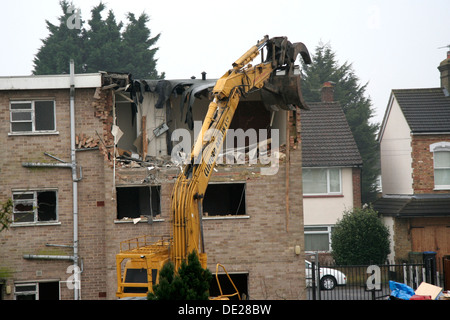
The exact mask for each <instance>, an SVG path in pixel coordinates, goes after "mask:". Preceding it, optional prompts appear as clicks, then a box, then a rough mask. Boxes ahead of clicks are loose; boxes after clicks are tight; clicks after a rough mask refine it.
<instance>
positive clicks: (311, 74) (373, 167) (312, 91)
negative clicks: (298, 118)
mask: <svg viewBox="0 0 450 320" xmlns="http://www.w3.org/2000/svg"><path fill="white" fill-rule="evenodd" d="M312 60H313V62H312V64H310V65H305V64H303V68H302V69H303V70H302V93H303V96H304V98H305V100H306V101H309V102H320V101H321V92H320V90H321V88H322V85H323V84H324V82H327V81H331V82H333V83H334V100H335V101H337V102H339V103H340V105H341V106H342V108H343V111H344V113H345V116H346V118H347V122H348V124H349V126H350V129H351V131H352V133H353V136H354V138H355V142H356V144H357V146H358V149H359V152H360V154H361V157H362V160H363V167H362V176H361V185H362V190H361V198H362V202H363V203H371V202H373V201H374V200H375V199H376V194H377V190H376V179H377V177H378V175H379V169H378V158H379V156H378V154H379V149H378V143H377V141H376V133H377V131H378V124H373V123H370V119H371V118H372V117H373V112H374V111H373V108H372V102H371V100H370V98H368V97H366V96H365V95H366V88H367V84H364V85H361V84H360V80H359V78H358V77H357V76H356V75H355V72H354V71H353V68H352V65H351V64H349V63H347V62H345V63H344V64H342V65H339V63H338V62H337V59H336V54H335V53H334V52H333V51H332V50H331V48H330V46H329V45H324V44H319V45H318V46H317V47H316V49H315V52H314V54H312Z"/></svg>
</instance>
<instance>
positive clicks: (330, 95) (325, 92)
mask: <svg viewBox="0 0 450 320" xmlns="http://www.w3.org/2000/svg"><path fill="white" fill-rule="evenodd" d="M321 93H322V102H333V101H334V83H333V82H331V81H327V82H325V83H324V84H323V85H322V90H321Z"/></svg>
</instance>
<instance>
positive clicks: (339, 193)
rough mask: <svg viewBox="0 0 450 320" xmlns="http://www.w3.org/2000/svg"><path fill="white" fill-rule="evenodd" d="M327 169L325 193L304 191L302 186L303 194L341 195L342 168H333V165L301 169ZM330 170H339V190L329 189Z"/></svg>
mask: <svg viewBox="0 0 450 320" xmlns="http://www.w3.org/2000/svg"><path fill="white" fill-rule="evenodd" d="M324 169H325V170H327V191H326V192H325V193H306V192H305V191H304V190H305V188H303V195H304V196H327V195H342V168H333V167H328V168H324V167H317V168H316V167H313V168H303V171H305V170H324ZM330 170H338V171H339V191H334V192H331V191H330V189H331V188H330Z"/></svg>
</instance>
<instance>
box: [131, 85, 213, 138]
mask: <svg viewBox="0 0 450 320" xmlns="http://www.w3.org/2000/svg"><path fill="white" fill-rule="evenodd" d="M216 81H217V80H213V79H208V80H206V79H201V80H198V79H189V80H133V85H132V86H131V88H130V89H129V90H130V92H131V96H132V98H133V100H134V101H135V104H138V103H141V102H142V101H143V99H144V97H143V95H142V93H143V92H152V93H157V94H158V101H157V102H156V104H155V108H157V109H162V108H164V107H165V106H166V104H167V103H169V99H170V97H171V95H175V96H178V95H181V96H182V98H181V99H180V100H181V102H180V105H179V108H180V114H182V115H183V114H186V118H185V122H186V123H187V124H188V127H189V129H191V130H192V129H193V127H194V121H193V118H192V106H193V104H194V102H195V100H196V99H201V98H202V97H208V95H209V92H210V91H211V90H212V89H213V88H214V86H215V84H216Z"/></svg>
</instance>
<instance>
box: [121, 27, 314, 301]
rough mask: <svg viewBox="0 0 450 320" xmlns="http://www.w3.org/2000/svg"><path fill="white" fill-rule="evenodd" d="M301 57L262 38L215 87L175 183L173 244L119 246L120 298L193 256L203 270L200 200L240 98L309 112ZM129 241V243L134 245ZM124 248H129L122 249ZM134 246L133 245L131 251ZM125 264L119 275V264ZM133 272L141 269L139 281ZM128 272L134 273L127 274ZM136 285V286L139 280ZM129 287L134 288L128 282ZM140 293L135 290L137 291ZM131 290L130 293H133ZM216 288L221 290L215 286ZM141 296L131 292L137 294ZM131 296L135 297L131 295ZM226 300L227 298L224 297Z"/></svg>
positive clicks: (291, 47)
mask: <svg viewBox="0 0 450 320" xmlns="http://www.w3.org/2000/svg"><path fill="white" fill-rule="evenodd" d="M264 48H265V49H266V51H267V52H266V57H262V59H261V60H262V61H261V63H259V64H257V65H255V66H252V65H251V64H250V62H252V61H253V59H254V58H255V57H256V56H258V55H259V54H260V53H261V52H262V51H263V49H264ZM298 54H301V56H302V57H303V60H304V61H305V63H307V64H308V63H310V62H311V59H310V56H309V53H308V50H307V49H306V47H305V46H304V45H303V43H301V42H298V43H294V44H292V43H290V42H289V41H288V40H287V38H286V37H275V38H270V39H269V37H268V36H266V37H264V38H263V39H262V40H261V41H258V42H257V44H256V45H255V46H253V47H251V48H250V49H249V50H248V51H247V52H246V53H245V54H244V55H243V56H242V57H241V58H239V59H238V60H236V62H234V63H233V68H232V69H230V70H229V71H227V72H226V73H225V74H224V75H223V76H222V77H221V78H220V79H219V80H218V81H217V82H216V84H215V86H214V88H213V91H212V94H213V100H212V101H211V102H210V104H209V107H208V111H207V114H206V116H205V119H204V121H203V125H202V129H201V132H200V134H199V136H198V137H197V140H196V142H195V144H194V146H193V148H192V151H191V155H190V162H189V163H188V164H186V165H185V167H184V168H183V171H182V172H181V173H180V174H179V176H178V178H177V181H176V182H175V185H174V188H173V193H172V200H171V214H172V217H171V219H172V229H173V231H172V232H173V234H172V235H171V236H172V238H170V239H166V240H162V239H161V240H158V241H156V242H154V243H151V244H147V243H146V240H145V241H144V242H142V241H141V242H139V241H138V240H136V239H135V240H133V239H132V240H128V241H126V242H124V243H122V244H123V245H124V247H122V245H121V252H120V253H119V254H118V255H117V257H116V262H117V281H118V290H117V294H116V295H117V296H118V297H119V298H123V297H127V296H128V297H131V296H134V297H135V296H145V295H146V292H147V291H152V285H153V284H154V283H157V281H158V270H159V269H160V268H161V267H162V266H163V265H164V263H166V262H167V261H168V260H171V261H172V262H173V263H174V264H175V270H178V268H179V267H180V266H181V263H182V261H185V260H186V259H187V256H188V255H189V254H190V253H191V252H193V251H195V252H196V253H197V254H198V256H199V259H200V263H201V264H202V267H203V268H206V266H207V257H206V253H205V250H204V239H203V231H202V230H203V228H202V206H203V197H204V194H205V192H206V189H207V187H208V182H209V180H210V177H211V174H212V172H213V168H214V166H215V163H216V159H217V156H218V155H219V153H220V151H221V148H222V142H223V139H224V137H225V135H226V132H227V130H228V128H229V126H230V124H231V121H232V119H233V116H234V113H235V111H236V108H237V106H238V103H239V100H240V98H241V97H242V96H244V95H246V94H248V93H250V92H252V91H255V90H261V91H262V93H261V97H262V100H263V102H264V103H267V107H268V108H272V109H273V108H275V109H277V110H279V109H283V110H295V108H297V107H298V108H303V109H308V107H307V105H306V104H305V102H304V101H303V98H302V95H301V90H300V75H299V74H295V73H294V71H295V70H294V65H295V64H294V63H295V60H296V57H297V55H298ZM133 241H134V242H133ZM127 244H128V248H127V247H126V246H127ZM133 244H134V245H133ZM125 259H130V260H129V261H128V262H127V265H126V266H125V271H124V273H123V274H122V272H121V268H122V266H121V264H122V262H123V260H125ZM137 269H145V270H146V274H147V278H146V280H147V281H144V280H142V279H145V276H144V275H142V274H141V275H139V274H137V273H138V271H136V270H137ZM130 270H133V271H132V273H135V274H134V275H131V274H130ZM137 279H140V280H139V281H141V282H137V281H138V280H137ZM131 281H133V282H131ZM139 287H141V288H143V289H136V288H139ZM133 288H134V289H133ZM219 288H220V284H219ZM139 290H142V291H145V290H146V291H145V293H144V292H136V291H139ZM131 291H134V292H131ZM224 296H227V295H224Z"/></svg>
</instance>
